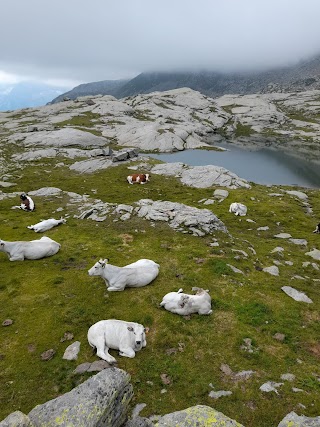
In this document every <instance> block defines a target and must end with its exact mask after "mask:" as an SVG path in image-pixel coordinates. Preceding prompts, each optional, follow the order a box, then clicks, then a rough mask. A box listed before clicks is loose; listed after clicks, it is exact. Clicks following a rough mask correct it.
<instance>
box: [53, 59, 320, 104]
mask: <svg viewBox="0 0 320 427" xmlns="http://www.w3.org/2000/svg"><path fill="white" fill-rule="evenodd" d="M182 87H189V88H190V89H193V90H197V91H199V92H201V93H202V94H204V95H207V96H211V97H218V96H222V95H225V94H243V95H245V94H252V93H267V92H300V91H305V90H309V89H320V55H318V56H316V57H314V58H312V59H310V60H308V61H304V62H300V63H298V64H296V65H295V66H291V67H283V68H277V69H273V70H268V71H264V72H247V73H219V72H210V71H203V72H197V73H196V72H194V73H190V72H154V73H142V74H139V75H138V76H136V77H134V78H133V79H131V80H104V81H100V82H93V83H87V84H82V85H80V86H77V87H75V88H74V89H72V90H71V91H69V92H66V93H64V94H62V95H60V96H58V97H57V98H55V99H53V100H52V103H55V102H60V101H62V100H63V98H64V97H68V98H70V99H75V98H77V97H78V96H81V95H98V94H102V95H113V96H115V97H116V98H119V99H120V98H124V97H127V96H134V95H137V94H143V93H151V92H157V91H159V92H163V91H166V90H171V89H178V88H182Z"/></svg>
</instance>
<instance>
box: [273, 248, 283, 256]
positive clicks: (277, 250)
mask: <svg viewBox="0 0 320 427" xmlns="http://www.w3.org/2000/svg"><path fill="white" fill-rule="evenodd" d="M283 251H284V249H283V248H282V247H281V246H277V247H276V248H274V249H272V251H271V252H270V253H271V254H274V253H278V254H281V255H282V252H283Z"/></svg>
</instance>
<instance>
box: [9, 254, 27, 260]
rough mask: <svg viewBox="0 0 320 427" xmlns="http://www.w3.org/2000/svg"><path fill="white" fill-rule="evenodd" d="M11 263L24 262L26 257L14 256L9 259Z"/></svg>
mask: <svg viewBox="0 0 320 427" xmlns="http://www.w3.org/2000/svg"><path fill="white" fill-rule="evenodd" d="M9 261H24V256H23V255H12V256H11V257H10V258H9Z"/></svg>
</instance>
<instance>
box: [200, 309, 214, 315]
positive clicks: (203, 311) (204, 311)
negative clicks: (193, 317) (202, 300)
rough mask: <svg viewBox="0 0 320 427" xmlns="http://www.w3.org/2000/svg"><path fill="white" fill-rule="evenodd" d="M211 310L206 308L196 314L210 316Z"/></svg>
mask: <svg viewBox="0 0 320 427" xmlns="http://www.w3.org/2000/svg"><path fill="white" fill-rule="evenodd" d="M211 313H212V310H208V309H207V308H206V309H205V310H203V309H202V310H201V309H199V311H198V314H211Z"/></svg>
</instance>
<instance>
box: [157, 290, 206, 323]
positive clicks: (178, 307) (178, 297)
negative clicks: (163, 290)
mask: <svg viewBox="0 0 320 427" xmlns="http://www.w3.org/2000/svg"><path fill="white" fill-rule="evenodd" d="M192 290H193V291H197V293H196V294H195V295H189V294H184V293H183V289H179V290H178V292H169V293H168V294H166V295H165V296H164V297H163V299H162V302H161V303H160V306H161V307H164V308H165V309H166V310H168V311H171V313H176V314H180V315H182V316H187V315H189V314H192V313H198V314H211V313H212V310H211V297H210V295H209V293H208V292H209V290H208V289H207V290H204V289H202V288H192Z"/></svg>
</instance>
